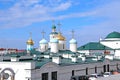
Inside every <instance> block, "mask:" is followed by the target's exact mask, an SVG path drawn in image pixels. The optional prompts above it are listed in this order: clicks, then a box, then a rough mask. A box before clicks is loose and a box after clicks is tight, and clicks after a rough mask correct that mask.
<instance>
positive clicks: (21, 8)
mask: <svg viewBox="0 0 120 80" xmlns="http://www.w3.org/2000/svg"><path fill="white" fill-rule="evenodd" d="M52 20H55V24H56V25H57V24H58V23H59V22H60V23H61V24H62V25H61V32H62V34H63V35H64V36H65V37H66V40H67V45H69V43H68V41H69V40H70V39H71V30H72V29H74V31H75V39H76V40H77V41H78V46H81V45H83V44H86V43H87V42H94V41H99V39H100V38H105V36H106V35H107V34H109V33H110V32H112V31H118V32H120V0H0V47H7V48H19V49H24V48H26V41H27V40H28V38H29V32H32V38H33V40H34V42H35V45H34V46H35V47H38V46H39V41H40V40H41V39H42V35H41V32H42V31H43V30H44V31H45V32H46V34H45V38H46V39H47V40H48V41H49V33H50V32H51V26H52Z"/></svg>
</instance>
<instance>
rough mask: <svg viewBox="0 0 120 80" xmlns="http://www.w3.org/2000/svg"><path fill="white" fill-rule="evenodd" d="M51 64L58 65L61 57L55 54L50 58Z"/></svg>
mask: <svg viewBox="0 0 120 80" xmlns="http://www.w3.org/2000/svg"><path fill="white" fill-rule="evenodd" d="M52 62H55V63H57V64H60V63H61V56H60V55H58V54H56V55H53V56H52Z"/></svg>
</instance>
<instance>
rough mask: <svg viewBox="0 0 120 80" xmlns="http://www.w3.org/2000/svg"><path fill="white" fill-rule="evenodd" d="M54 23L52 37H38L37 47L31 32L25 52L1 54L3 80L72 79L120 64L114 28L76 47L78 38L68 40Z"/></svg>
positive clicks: (119, 35) (0, 77) (119, 45)
mask: <svg viewBox="0 0 120 80" xmlns="http://www.w3.org/2000/svg"><path fill="white" fill-rule="evenodd" d="M56 28H57V27H56V25H52V31H51V33H50V40H49V41H48V40H46V39H45V38H44V33H45V32H44V31H43V32H42V35H43V37H42V39H41V40H40V41H39V47H38V48H37V49H36V48H34V41H33V39H32V37H31V35H30V37H29V39H28V40H27V42H26V44H27V49H26V51H25V52H22V53H17V54H15V53H13V54H6V55H2V56H0V80H70V79H71V77H72V76H77V75H89V74H94V73H101V72H109V71H111V70H117V69H119V68H120V33H119V32H111V33H110V34H108V35H107V37H106V38H104V39H100V40H99V41H98V42H89V43H87V44H85V45H82V46H80V47H77V41H76V39H75V38H74V31H72V38H71V40H70V41H69V49H67V48H66V38H65V37H64V36H63V34H62V32H61V31H60V30H59V31H58V32H57V31H56Z"/></svg>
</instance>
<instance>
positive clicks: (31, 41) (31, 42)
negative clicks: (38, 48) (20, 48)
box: [26, 39, 34, 45]
mask: <svg viewBox="0 0 120 80" xmlns="http://www.w3.org/2000/svg"><path fill="white" fill-rule="evenodd" d="M26 43H27V44H29V45H34V42H33V40H32V39H29V40H28V41H27V42H26Z"/></svg>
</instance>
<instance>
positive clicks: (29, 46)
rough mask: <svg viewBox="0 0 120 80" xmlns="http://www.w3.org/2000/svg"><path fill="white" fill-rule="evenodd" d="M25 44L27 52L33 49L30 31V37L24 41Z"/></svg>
mask: <svg viewBox="0 0 120 80" xmlns="http://www.w3.org/2000/svg"><path fill="white" fill-rule="evenodd" d="M26 44H27V53H30V51H31V50H33V46H34V41H33V40H32V33H30V38H29V39H28V40H27V42H26Z"/></svg>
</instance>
